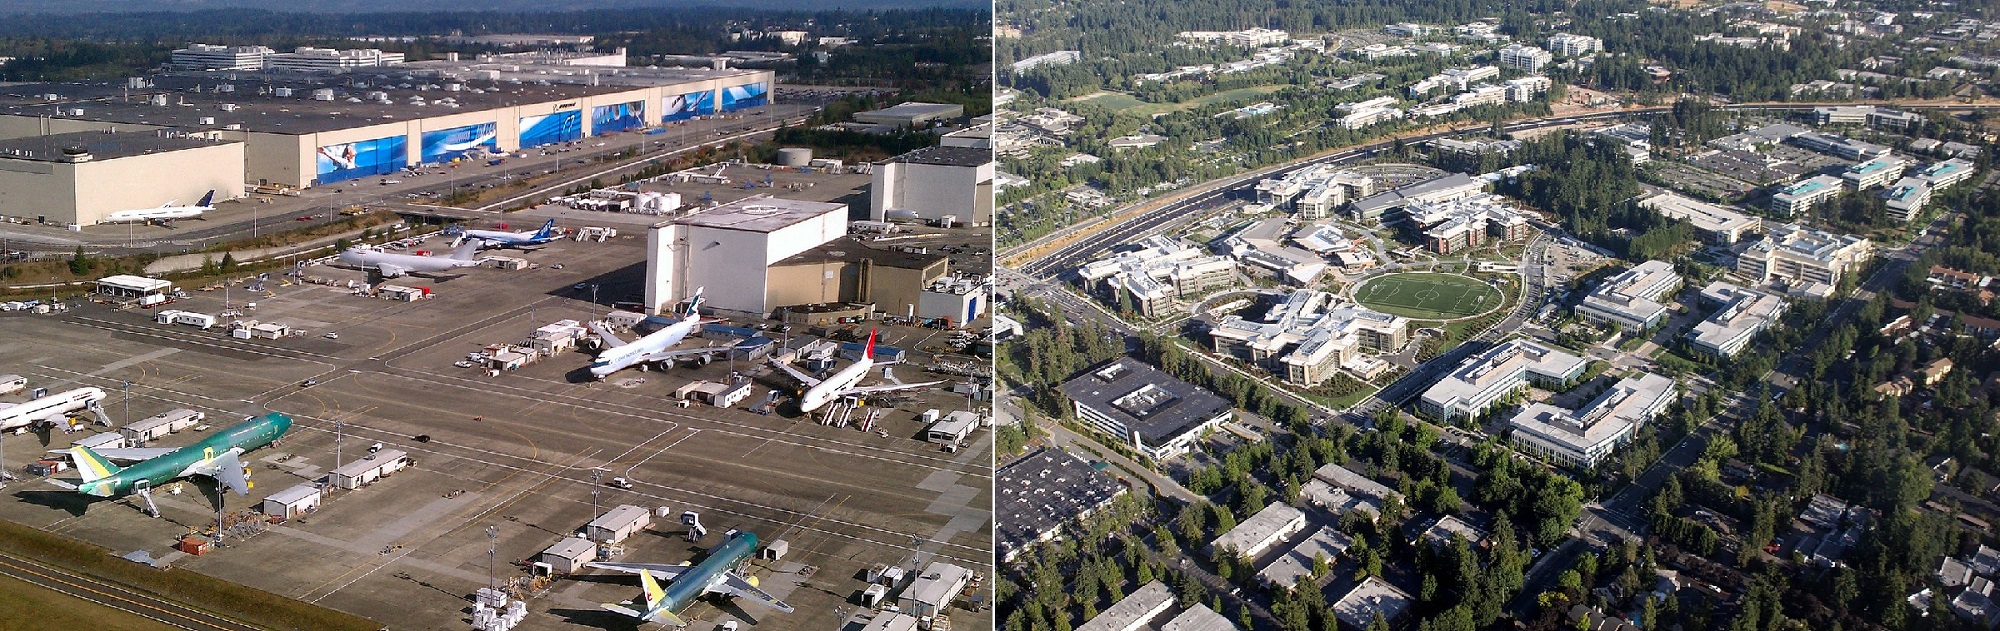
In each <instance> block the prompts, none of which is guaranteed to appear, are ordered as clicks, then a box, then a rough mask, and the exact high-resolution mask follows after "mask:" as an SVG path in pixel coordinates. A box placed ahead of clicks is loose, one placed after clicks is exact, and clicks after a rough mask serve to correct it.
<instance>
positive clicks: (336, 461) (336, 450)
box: [328, 421, 347, 482]
mask: <svg viewBox="0 0 2000 631" xmlns="http://www.w3.org/2000/svg"><path fill="white" fill-rule="evenodd" d="M345 427H347V424H346V423H342V422H340V421H334V422H333V469H334V470H335V471H339V470H340V467H341V464H342V463H341V460H340V441H341V439H342V438H345V436H343V435H342V434H341V433H340V430H341V429H343V428H345ZM328 481H329V482H331V481H332V480H328Z"/></svg>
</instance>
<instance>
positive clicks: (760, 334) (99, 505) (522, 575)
mask: <svg viewBox="0 0 2000 631" xmlns="http://www.w3.org/2000/svg"><path fill="white" fill-rule="evenodd" d="M842 15H844V14H842ZM371 19H372V18H371ZM805 21H806V22H808V23H810V22H811V21H810V20H805ZM982 23H983V21H982ZM718 28H720V27H718ZM796 28H801V29H803V28H810V29H814V31H818V32H815V33H813V35H812V36H811V37H808V36H807V34H808V31H805V30H793V29H788V28H777V27H772V28H771V29H769V30H754V31H748V30H741V29H740V28H739V29H738V30H737V31H735V32H731V31H726V30H718V31H717V32H715V33H712V34H707V35H704V36H707V37H713V38H715V39H717V40H720V41H730V38H731V37H734V38H737V39H741V38H745V37H748V38H751V39H756V40H762V39H769V40H770V41H771V43H772V44H771V46H776V47H779V48H782V49H783V52H779V51H776V50H771V51H765V50H762V49H758V50H747V51H739V52H732V53H729V54H724V55H714V56H677V55H648V56H647V57H646V59H645V60H644V61H641V60H639V59H637V58H636V55H635V58H633V59H629V60H628V57H627V53H626V49H624V48H617V49H615V50H608V49H607V50H596V49H592V48H590V47H589V46H588V42H589V41H590V36H585V35H549V36H534V35H518V36H511V35H510V36H498V35H496V36H478V37H471V38H456V37H453V38H422V39H423V40H424V41H426V42H429V43H430V44H431V45H435V46H437V47H439V48H441V49H442V50H452V49H453V48H454V47H456V46H464V47H465V48H467V49H468V52H466V53H464V54H463V57H461V55H460V53H456V52H450V53H444V52H440V53H435V54H431V55H428V56H429V57H432V58H431V59H415V58H408V59H406V58H405V55H404V53H400V52H384V51H381V50H373V49H327V48H300V49H296V50H291V51H290V52H282V51H274V50H272V49H271V48H266V47H263V46H239V45H208V44H192V45H185V46H182V47H180V48H178V49H177V50H174V51H172V54H171V59H172V61H171V62H170V63H169V64H167V66H166V67H163V68H155V69H152V70H150V71H147V72H143V73H138V74H136V75H134V76H129V77H124V78H118V79H93V80H82V81H73V82H29V83H9V84H6V85H5V87H0V222H4V223H0V239H4V241H0V253H4V254H5V260H4V261H0V265H5V266H7V272H6V274H5V281H6V283H5V287H6V290H7V291H8V292H9V293H8V295H7V296H5V297H4V298H0V329H4V330H5V331H6V332H7V335H6V336H5V338H6V339H5V340H4V341H0V372H4V373H9V374H8V375H7V376H5V377H0V428H4V429H5V430H6V431H7V432H8V433H7V435H6V436H4V439H0V468H4V470H5V472H6V474H5V475H0V486H4V488H5V489H6V491H7V493H6V495H5V498H6V501H4V502H0V520H4V521H0V524H4V525H5V526H6V527H8V528H12V529H13V530H11V531H10V534H9V535H8V541H10V542H12V541H22V542H28V541H32V542H36V543H35V544H34V545H35V546H40V547H39V548H37V549H40V550H62V551H64V552H62V553H63V554H72V555H79V554H80V555H82V557H84V558H97V557H103V558H105V559H108V560H109V561H107V562H106V563H103V564H96V565H84V566H77V565H75V564H65V563H58V562H54V561H50V560H48V559H46V558H42V559H38V558H36V557H35V555H34V554H33V553H30V552H25V551H24V550H25V549H24V548H22V547H19V546H16V545H14V544H12V543H10V544H8V545H7V546H5V547H4V552H5V554H7V555H8V556H7V558H8V563H10V567H11V566H12V565H19V566H20V567H28V568H35V571H37V572H41V573H43V574H44V575H46V576H52V577H59V578H61V579H62V581H68V582H66V583H65V582H60V581H53V580H51V581H43V580H39V579H37V580H31V581H30V582H38V583H44V584H46V585H56V586H60V585H64V584H79V585H92V586H96V587H93V588H92V589H94V590H95V591H92V590H91V589H76V590H70V591H69V592H65V593H67V594H69V595H70V596H73V597H75V598H78V599H81V600H88V601H93V602H94V603H95V605H93V606H102V607H108V608H109V609H120V610H124V611H127V612H146V613H145V615H147V616H148V617H155V619H157V620H161V621H163V622H166V623H167V624H169V625H171V626H173V627H176V628H202V629H208V628H216V629H238V628H295V627H296V628H314V629H343V628H356V629H377V628H393V629H459V628H471V629H480V630H483V631H504V630H508V629H606V628H610V629H630V628H636V627H638V626H641V625H665V626H666V627H668V628H673V627H688V628H696V629H711V628H721V629H732V630H733V629H743V628H751V627H755V628H763V629H780V630H784V629H827V628H845V629H850V630H851V631H859V630H860V629H878V628H879V629H899V630H900V629H918V628H922V629H949V628H951V627H953V626H958V627H961V628H972V629H981V628H990V627H991V626H992V624H993V622H992V613H991V610H990V605H991V602H992V598H991V596H990V591H989V590H990V587H991V585H992V572H993V561H992V558H993V545H992V537H993V532H994V524H993V522H992V519H991V506H992V501H993V499H992V479H993V474H992V464H991V462H992V455H993V435H992V433H991V431H990V429H989V428H990V426H991V418H992V413H991V409H990V400H991V393H992V384H991V383H990V377H989V374H988V370H987V369H986V365H987V362H988V357H989V356H990V352H991V347H990V342H989V341H988V338H987V335H986V333H987V331H986V329H987V328H988V327H989V326H990V316H989V314H988V313H987V311H988V309H989V302H990V299H989V295H990V292H991V282H992V281H991V278H990V274H991V262H990V261H991V255H990V247H991V246H990V243H991V237H990V228H989V222H990V221H991V214H992V208H991V202H990V189H991V187H992V177H993V176H992V173H993V161H992V159H991V152H990V150H988V149H987V148H986V135H987V134H988V131H987V128H985V127H982V126H981V124H982V123H983V122H984V121H983V120H982V119H978V115H980V114H983V109H984V107H983V106H980V107H978V108H977V109H979V110H982V111H977V112H973V114H972V115H968V114H967V113H966V109H965V108H964V107H959V106H957V105H954V106H953V107H955V108H956V109H949V110H940V109H938V108H928V109H925V111H926V112H930V115H929V116H928V117H926V118H923V119H921V120H915V121H904V122H903V123H902V126H903V127H902V128H900V129H904V130H905V131H907V132H908V133H904V132H903V131H897V132H894V133H893V134H892V133H889V132H881V133H875V134H874V135H873V136H872V137H877V138H881V139H885V140H883V141H881V143H879V144H880V146H877V144H878V143H877V142H876V141H868V142H864V143H860V146H861V147H862V148H861V149H856V148H855V147H854V146H846V147H842V148H834V149H830V150H828V149H824V147H826V145H823V144H815V142H816V139H818V138H823V137H825V136H816V135H814V134H836V133H847V132H841V131H840V130H841V129H843V128H842V127H841V125H846V124H851V123H852V121H847V120H838V119H835V118H836V117H845V116H846V115H845V114H844V113H842V114H826V115H823V114H822V112H823V111H824V110H825V108H826V107H827V106H828V105H829V104H832V103H844V102H851V101H855V100H859V99H862V98H864V97H865V98H866V99H870V100H872V101H873V102H875V103H879V104H880V105H879V106H878V108H887V107H889V106H892V105H896V106H901V105H899V104H900V103H902V102H903V101H907V100H908V99H907V98H906V97H903V96H901V95H902V92H901V89H899V88H891V87H863V88H818V87H813V86H793V85H788V84H787V83H785V82H784V81H786V77H787V75H788V73H793V72H796V70H795V67H796V65H797V59H798V58H799V57H801V56H803V57H806V58H818V59H819V60H820V61H821V62H826V61H827V60H828V59H832V60H834V62H836V63H835V64H834V66H833V67H838V63H837V62H838V61H839V60H840V57H841V56H842V55H844V54H847V52H848V51H852V50H856V49H845V50H843V48H842V47H843V46H847V45H854V46H857V47H868V46H872V45H878V44H879V42H878V41H869V40H867V39H863V40H857V41H853V42H850V41H849V40H852V39H854V38H852V37H849V36H847V35H846V34H847V33H850V32H851V29H850V26H849V25H847V24H829V23H824V22H822V23H819V24H811V25H808V26H799V27H796ZM871 28H877V27H871ZM898 28H902V27H898ZM869 32H874V31H869ZM822 36H823V37H822ZM479 37H487V38H499V39H479ZM870 37H878V38H889V37H898V35H894V34H892V33H882V34H878V35H873V36H870ZM509 38H512V39H509ZM579 38H580V39H579ZM969 39H970V38H964V40H965V41H969ZM396 41H397V40H393V39H392V40H389V42H390V43H386V44H384V46H385V47H392V46H391V44H393V43H395V42H396ZM954 41H959V40H954ZM964 45H968V46H970V45H972V44H964ZM978 45H979V46H981V47H982V48H981V49H980V50H981V51H982V52H981V55H980V56H981V57H983V56H984V53H983V51H984V48H983V46H985V44H983V43H982V44H978ZM771 46H767V48H768V47H771ZM892 48H893V47H892ZM898 50H900V49H898ZM495 51H500V52H495ZM885 54H887V53H885ZM894 54H906V53H894ZM411 57H415V55H414V54H413V55H411ZM628 62H629V63H628ZM910 63H914V62H910ZM959 70H962V71H963V72H964V73H967V74H968V76H973V77H977V76H978V74H979V73H980V72H981V69H980V68H978V67H967V68H962V69H959ZM904 85H909V84H904ZM981 89H982V90H983V89H984V88H981ZM914 106H916V107H919V108H924V106H925V104H923V103H920V102H919V103H914ZM844 111H845V110H842V112H844ZM854 120H858V121H863V123H862V124H864V125H878V124H882V123H880V122H879V121H881V120H891V122H892V123H893V122H894V117H893V116H892V117H890V118H889V119H883V118H882V117H880V116H874V117H869V118H867V119H866V120H863V117H861V116H859V115H857V116H855V117H854ZM870 121H878V122H870ZM911 127H914V129H909V128H911ZM786 134H791V135H786ZM779 138H785V139H791V140H788V141H783V142H780V141H779V140H778V139H779ZM891 138H893V139H894V142H889V141H888V140H887V139H891ZM913 140H915V141H919V144H920V145H927V146H918V147H917V148H915V149H911V148H910V145H909V144H907V143H910V142H912V141H913ZM794 143H795V144H794ZM898 143H902V144H898ZM881 147H889V149H883V148H881ZM816 149H821V150H825V151H830V153H831V155H827V154H821V155H819V156H815V155H814V152H815V150H816ZM981 196H988V197H989V199H987V200H985V201H981V200H980V197H981ZM44 269H46V270H50V274H40V273H39V270H44ZM24 271H26V273H25V274H24V273H22V272H24ZM51 276H52V277H51ZM17 557H18V558H17ZM72 558H74V557H72ZM134 577H137V578H134ZM147 577H155V578H147ZM160 577H165V578H160ZM174 585H195V586H201V587H199V588H186V589H183V588H181V587H173V586H174ZM37 593H39V592H37ZM259 603H261V604H259Z"/></svg>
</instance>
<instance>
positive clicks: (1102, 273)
mask: <svg viewBox="0 0 2000 631" xmlns="http://www.w3.org/2000/svg"><path fill="white" fill-rule="evenodd" d="M1139 245H1140V247H1139V249H1137V250H1131V251H1126V252H1120V253H1118V254H1114V255H1112V256H1109V257H1106V258H1102V259H1098V260H1095V261H1091V262H1089V263H1085V264H1083V266H1081V267H1079V268H1077V272H1076V273H1077V275H1078V276H1080V277H1082V278H1083V279H1084V280H1085V281H1087V282H1089V283H1090V284H1091V285H1092V286H1093V288H1096V289H1098V290H1100V291H1102V292H1104V293H1105V294H1106V296H1107V297H1108V298H1110V299H1112V300H1116V299H1118V297H1119V295H1120V294H1121V293H1122V294H1123V295H1124V296H1125V297H1126V298H1127V299H1129V300H1131V302H1132V306H1133V308H1135V309H1138V310H1139V312H1140V313H1141V314H1142V315H1147V316H1151V315H1154V314H1157V313H1160V312H1163V311H1165V310H1167V309H1170V308H1172V307H1173V305H1174V304H1175V301H1176V300H1177V299H1179V298H1182V297H1185V296H1193V295H1197V294H1199V293H1201V292H1204V291H1208V290H1211V289H1216V288H1220V287H1225V286H1228V285H1229V284H1231V283H1233V282H1235V279H1236V262H1235V261H1231V260H1229V258H1228V257H1223V256H1209V255H1207V254H1206V253H1205V252H1204V251H1203V250H1202V249H1201V248H1198V247H1195V246H1193V245H1190V244H1188V243H1186V242H1183V241H1181V240H1180V239H1176V238H1173V237H1169V236H1165V235H1155V236H1152V237H1147V238H1145V239H1142V240H1140V242H1139Z"/></svg>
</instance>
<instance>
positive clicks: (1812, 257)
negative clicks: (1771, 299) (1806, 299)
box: [1736, 224, 1873, 285]
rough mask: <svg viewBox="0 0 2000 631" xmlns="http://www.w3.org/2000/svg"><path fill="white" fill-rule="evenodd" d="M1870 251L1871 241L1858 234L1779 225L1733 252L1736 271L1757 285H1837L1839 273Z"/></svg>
mask: <svg viewBox="0 0 2000 631" xmlns="http://www.w3.org/2000/svg"><path fill="white" fill-rule="evenodd" d="M1872 254H1873V246H1872V244H1870V243H1869V242H1868V240H1867V239H1864V238H1861V237H1857V236H1854V235H1845V234H1843V235H1836V234H1832V233H1829V232H1825V231H1821V230H1816V229H1813V228H1807V227H1805V226H1801V225H1798V224H1781V225H1777V226H1772V227H1771V231H1770V235H1769V236H1766V237H1765V238H1764V240H1763V241H1758V242H1756V243H1753V244H1750V247H1748V248H1746V249H1745V250H1744V251H1743V252H1742V253H1741V254H1738V255H1737V257H1736V272H1737V273H1738V274H1741V275H1743V276H1746V277H1749V278H1750V279H1752V280H1754V281H1756V282H1757V283H1759V284H1762V283H1768V282H1782V283H1785V284H1792V285H1806V284H1815V283H1817V284H1824V285H1837V284H1840V275H1841V274H1843V273H1846V272H1847V270H1848V268H1850V267H1854V266H1856V265H1859V264H1861V263H1862V262H1863V261H1866V260H1868V257H1869V256H1871V255H1872Z"/></svg>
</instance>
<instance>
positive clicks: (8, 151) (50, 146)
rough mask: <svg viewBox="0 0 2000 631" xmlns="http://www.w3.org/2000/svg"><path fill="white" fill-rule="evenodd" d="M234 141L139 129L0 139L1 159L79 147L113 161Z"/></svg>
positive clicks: (48, 155) (57, 158) (59, 153)
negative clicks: (108, 132)
mask: <svg viewBox="0 0 2000 631" xmlns="http://www.w3.org/2000/svg"><path fill="white" fill-rule="evenodd" d="M237 142H241V141H236V140H209V139H207V138H203V137H199V136H189V135H186V134H181V133H164V132H154V131H139V130H133V131H129V132H119V133H110V134H107V133H103V132H94V131H93V132H76V133H70V134H51V135H47V136H28V137H24V138H13V139H8V140H0V159H5V160H30V161H35V162H64V161H65V160H64V159H63V152H64V150H66V149H71V148H76V147H81V148H83V149H84V150H85V151H88V152H89V153H90V159H91V160H92V161H97V160H116V159H118V158H129V157H132V156H142V155H147V154H153V153H167V152H171V151H180V150H182V149H195V148H199V147H213V146H216V145H225V144H231V143H237Z"/></svg>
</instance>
